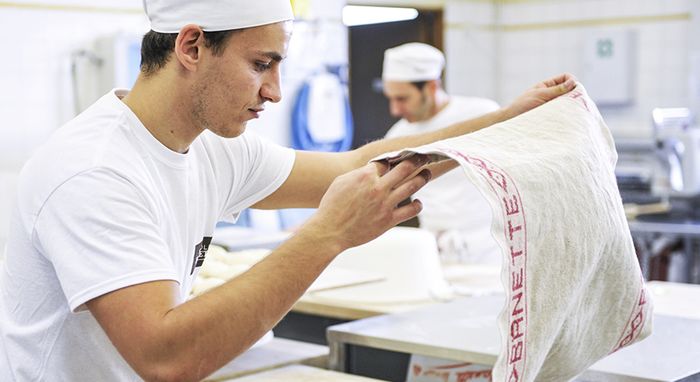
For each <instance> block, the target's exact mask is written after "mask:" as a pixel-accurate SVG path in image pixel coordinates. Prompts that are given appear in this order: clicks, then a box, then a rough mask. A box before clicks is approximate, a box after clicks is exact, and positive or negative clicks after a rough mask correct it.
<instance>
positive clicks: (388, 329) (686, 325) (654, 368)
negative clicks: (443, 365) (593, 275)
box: [328, 296, 700, 382]
mask: <svg viewBox="0 0 700 382" xmlns="http://www.w3.org/2000/svg"><path fill="white" fill-rule="evenodd" d="M502 299H503V297H502V296H501V297H498V296H490V297H469V298H462V299H459V300H456V301H453V302H449V303H444V304H437V305H432V306H428V307H424V308H420V309H418V310H415V311H411V312H404V313H397V314H391V315H386V316H380V317H372V318H367V319H363V320H359V321H354V322H350V323H345V324H341V325H336V326H332V327H330V328H328V342H329V347H330V351H331V354H330V366H331V368H332V369H334V370H338V371H343V372H346V373H357V374H361V375H366V376H369V377H376V378H382V377H381V376H380V375H381V373H379V374H380V375H375V374H374V371H373V370H368V369H367V367H366V365H364V363H366V360H367V358H368V357H367V356H366V355H364V352H365V351H369V352H370V353H371V358H373V359H375V360H376V364H377V365H382V367H383V368H385V369H391V368H393V367H403V368H405V366H406V365H405V364H402V365H391V362H390V361H391V359H393V358H392V354H396V353H402V354H418V355H424V356H430V357H436V358H443V359H447V360H454V361H461V362H472V363H480V364H485V365H493V364H494V363H495V361H496V357H497V354H498V349H499V347H500V340H499V334H498V329H497V326H496V317H497V315H498V312H499V311H500V310H501V309H502V307H503V301H502ZM688 303H690V302H688ZM698 338H700V320H697V319H690V318H683V317H672V316H665V315H655V317H654V332H653V334H652V335H651V336H650V337H649V338H647V339H645V340H644V341H642V342H640V343H637V344H635V345H632V346H631V347H629V348H625V349H622V350H620V351H618V352H616V353H614V354H612V355H610V356H608V357H607V358H605V359H603V360H601V361H600V362H598V363H597V364H595V365H593V367H591V368H590V369H589V370H588V371H586V372H585V373H584V374H583V375H582V376H581V378H580V380H581V381H601V380H604V381H625V382H632V381H634V382H642V381H643V382H651V381H695V380H698V378H700V345H698V341H697V339H698ZM379 357H386V361H384V360H379V359H377V358H379ZM689 378H690V379H689ZM392 379H393V378H392Z"/></svg>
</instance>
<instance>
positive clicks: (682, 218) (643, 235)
mask: <svg viewBox="0 0 700 382" xmlns="http://www.w3.org/2000/svg"><path fill="white" fill-rule="evenodd" d="M629 228H630V232H631V233H632V236H633V237H634V238H635V239H636V240H635V241H636V242H637V244H638V252H639V263H640V265H641V267H642V272H643V273H644V277H645V278H646V279H647V280H648V279H649V276H650V267H651V258H652V257H653V253H652V247H653V242H654V239H655V238H656V237H658V236H660V235H675V236H678V237H680V238H682V240H683V247H684V253H685V261H686V264H685V268H686V274H685V278H686V280H687V281H688V282H692V283H696V284H698V283H700V215H698V213H696V212H693V213H691V214H689V213H688V212H683V211H672V212H669V213H664V214H653V215H644V216H639V217H638V218H637V219H634V220H631V221H630V222H629Z"/></svg>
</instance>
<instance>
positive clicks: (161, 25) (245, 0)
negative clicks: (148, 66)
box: [143, 0, 294, 33]
mask: <svg viewBox="0 0 700 382" xmlns="http://www.w3.org/2000/svg"><path fill="white" fill-rule="evenodd" d="M143 8H144V10H145V11H146V15H147V16H148V18H149V20H151V29H153V30H154V31H156V32H161V33H178V32H180V29H181V28H182V27H184V26H185V25H187V24H195V25H199V26H200V27H201V28H202V30H203V31H205V32H215V31H224V30H230V29H241V28H250V27H256V26H260V25H266V24H272V23H276V22H280V21H286V20H292V19H294V13H293V12H292V5H291V3H290V1H289V0H256V1H251V0H143Z"/></svg>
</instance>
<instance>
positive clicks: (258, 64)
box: [255, 62, 272, 72]
mask: <svg viewBox="0 0 700 382" xmlns="http://www.w3.org/2000/svg"><path fill="white" fill-rule="evenodd" d="M271 67H272V65H271V64H270V63H269V62H256V63H255V69H257V70H259V71H261V72H263V71H265V70H268V69H270V68H271Z"/></svg>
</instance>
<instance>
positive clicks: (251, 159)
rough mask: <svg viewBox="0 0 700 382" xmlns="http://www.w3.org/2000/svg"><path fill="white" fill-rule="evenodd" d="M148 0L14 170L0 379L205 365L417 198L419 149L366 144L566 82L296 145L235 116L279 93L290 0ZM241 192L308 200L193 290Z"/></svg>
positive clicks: (531, 100)
mask: <svg viewBox="0 0 700 382" xmlns="http://www.w3.org/2000/svg"><path fill="white" fill-rule="evenodd" d="M144 6H145V9H146V13H147V15H148V16H149V18H150V20H151V29H152V31H150V32H149V33H147V34H146V36H144V39H143V44H142V64H141V73H140V75H139V77H138V79H137V81H136V83H135V85H134V87H133V89H132V90H131V91H128V90H125V89H122V90H119V89H117V90H113V91H110V92H109V93H107V94H106V95H105V96H103V97H102V98H101V99H100V100H98V101H97V102H96V103H95V104H94V105H92V106H91V107H90V108H88V109H87V110H86V111H85V112H83V113H82V114H80V115H79V116H78V117H76V118H75V119H73V120H72V121H70V122H68V123H67V124H66V125H64V126H63V127H61V128H60V129H58V130H57V131H56V134H54V135H53V136H52V137H51V138H50V140H49V141H48V142H47V144H46V145H44V146H43V147H42V148H41V149H39V150H38V151H37V152H36V153H35V155H34V156H33V157H32V159H30V161H29V162H28V163H27V165H26V166H25V168H24V169H23V171H22V175H21V180H20V184H19V192H18V200H17V207H16V209H15V212H14V214H13V217H12V221H11V231H10V239H9V241H8V245H7V255H6V258H5V262H4V266H3V268H2V269H1V272H0V291H1V292H0V380H2V381H26V380H52V381H53V380H55V381H79V380H80V381H136V380H140V379H144V380H149V381H150V380H155V381H170V380H178V381H190V380H191V381H195V380H201V379H203V378H205V377H206V376H208V375H210V374H211V373H213V372H214V371H216V370H217V369H219V368H221V367H222V366H223V365H225V364H226V363H228V362H229V361H231V360H232V359H233V358H235V357H236V356H238V355H239V354H241V353H242V352H244V351H245V350H246V349H248V348H249V347H250V346H251V345H252V344H253V343H254V342H255V341H256V340H258V339H259V338H261V337H262V336H263V335H264V334H265V333H267V332H268V331H269V330H270V329H271V328H273V327H274V326H275V324H276V323H277V322H278V321H279V320H280V319H281V318H282V317H283V316H284V315H285V314H286V313H287V312H288V311H289V309H291V307H292V305H293V304H294V302H295V301H296V300H297V299H299V297H300V296H301V295H302V294H303V293H304V291H305V290H306V289H307V288H308V287H309V285H310V284H311V283H312V282H313V281H314V280H315V279H316V278H317V277H318V275H319V274H320V273H321V271H323V269H324V268H325V267H326V266H327V265H328V264H329V263H330V262H331V261H332V260H333V259H334V258H335V256H337V255H338V254H339V253H341V252H342V251H343V250H345V249H347V248H350V247H353V246H357V245H359V244H362V243H365V242H367V241H369V240H371V239H374V238H376V237H377V236H379V235H380V234H382V233H383V232H385V231H386V230H388V229H389V228H391V227H393V226H394V225H396V224H398V223H399V222H401V221H404V220H406V219H408V218H410V217H412V216H415V215H416V214H417V213H418V211H420V208H421V206H420V202H418V201H415V202H413V203H411V204H408V205H406V206H403V207H397V204H398V203H399V201H400V200H402V199H404V198H406V197H408V196H409V195H411V194H413V193H414V192H415V191H416V190H417V189H419V188H420V187H421V186H423V185H424V184H425V182H426V181H427V179H429V178H430V173H429V172H427V171H419V169H420V168H421V167H422V165H423V164H424V163H421V160H420V158H417V159H416V160H414V161H410V162H409V161H405V162H402V163H401V164H399V165H397V166H395V167H394V168H393V169H391V170H390V169H389V168H388V166H387V165H386V164H383V163H370V164H367V161H368V160H370V159H371V158H373V157H375V156H376V155H378V154H380V153H383V152H387V151H393V150H397V149H400V148H402V147H407V146H418V145H421V144H424V143H428V142H432V141H435V140H439V139H444V138H448V137H450V136H456V135H460V134H466V133H469V132H471V131H475V130H478V129H480V128H484V127H487V126H489V125H492V124H494V123H497V122H499V121H502V120H504V119H508V118H511V117H513V116H515V115H518V114H520V113H523V112H525V111H527V110H530V109H532V108H534V107H537V106H539V105H541V104H543V103H545V102H546V101H548V100H550V99H552V98H554V97H556V96H559V95H561V94H564V93H566V92H567V91H569V90H571V89H572V88H573V86H574V79H573V78H571V77H570V76H566V75H562V76H559V77H556V78H553V79H552V80H549V81H545V82H543V83H540V84H539V85H537V86H536V87H534V88H532V89H530V90H528V91H526V92H525V93H524V94H523V95H522V96H521V97H519V98H518V99H517V100H516V101H515V102H514V103H513V104H512V105H510V106H509V107H507V108H504V109H500V110H499V111H497V112H494V113H490V114H488V115H486V116H483V117H481V118H477V119H474V120H470V121H466V122H464V123H461V124H459V125H455V126H452V127H449V128H446V129H444V130H441V131H439V132H433V133H428V134H423V135H422V136H417V137H404V138H399V139H394V140H385V141H379V142H374V143H371V144H369V145H366V146H364V147H362V148H360V149H357V150H354V151H351V152H346V153H312V152H301V151H299V152H295V151H293V150H291V149H288V148H284V147H280V146H276V145H273V144H271V143H268V142H266V141H264V140H262V139H260V138H258V137H256V136H255V135H254V134H251V133H249V132H245V128H246V123H247V121H249V120H251V119H253V118H257V117H258V116H259V114H260V113H261V112H263V110H264V108H265V105H266V104H267V103H268V102H273V103H274V102H278V101H279V100H280V99H281V93H280V63H281V61H282V60H283V59H284V57H285V55H286V54H287V46H288V43H289V39H290V35H291V33H292V22H291V21H290V20H291V19H292V17H293V16H292V10H291V6H290V3H289V1H288V0H268V1H264V2H251V1H247V0H224V1H222V0H201V1H190V0H146V1H145V2H144ZM431 170H434V171H435V175H436V176H437V175H439V174H440V172H441V171H444V170H445V169H441V168H437V167H434V168H433V169H431ZM416 173H417V175H413V174H416ZM251 206H253V207H255V208H264V209H278V208H288V207H318V211H317V212H316V213H315V214H314V215H313V216H312V217H311V218H310V219H309V220H308V221H307V222H306V223H305V224H304V225H303V226H302V227H301V228H300V229H299V230H298V231H297V232H296V233H295V235H294V236H292V237H291V238H290V239H289V240H287V241H286V242H285V243H283V244H281V245H280V246H279V247H278V248H277V249H275V250H274V251H273V252H272V253H271V254H270V255H269V256H267V257H266V258H265V259H264V260H262V261H260V262H259V263H257V264H256V265H255V266H253V267H252V268H251V269H250V270H249V271H247V272H245V273H243V274H242V275H240V276H238V277H236V278H234V279H232V280H230V281H228V282H226V283H225V284H223V285H221V286H219V287H216V288H213V289H211V290H209V291H208V292H206V293H204V294H202V295H200V296H197V297H195V298H192V299H188V297H189V294H190V289H191V285H192V281H193V280H194V279H195V277H196V276H197V272H198V269H199V268H200V267H201V265H202V264H203V262H204V261H206V252H207V248H208V245H209V242H210V241H211V236H212V234H213V231H214V227H215V226H216V223H217V222H218V221H222V220H224V221H232V220H235V218H236V216H237V214H238V213H239V212H240V211H241V210H243V209H244V208H248V207H251Z"/></svg>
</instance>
